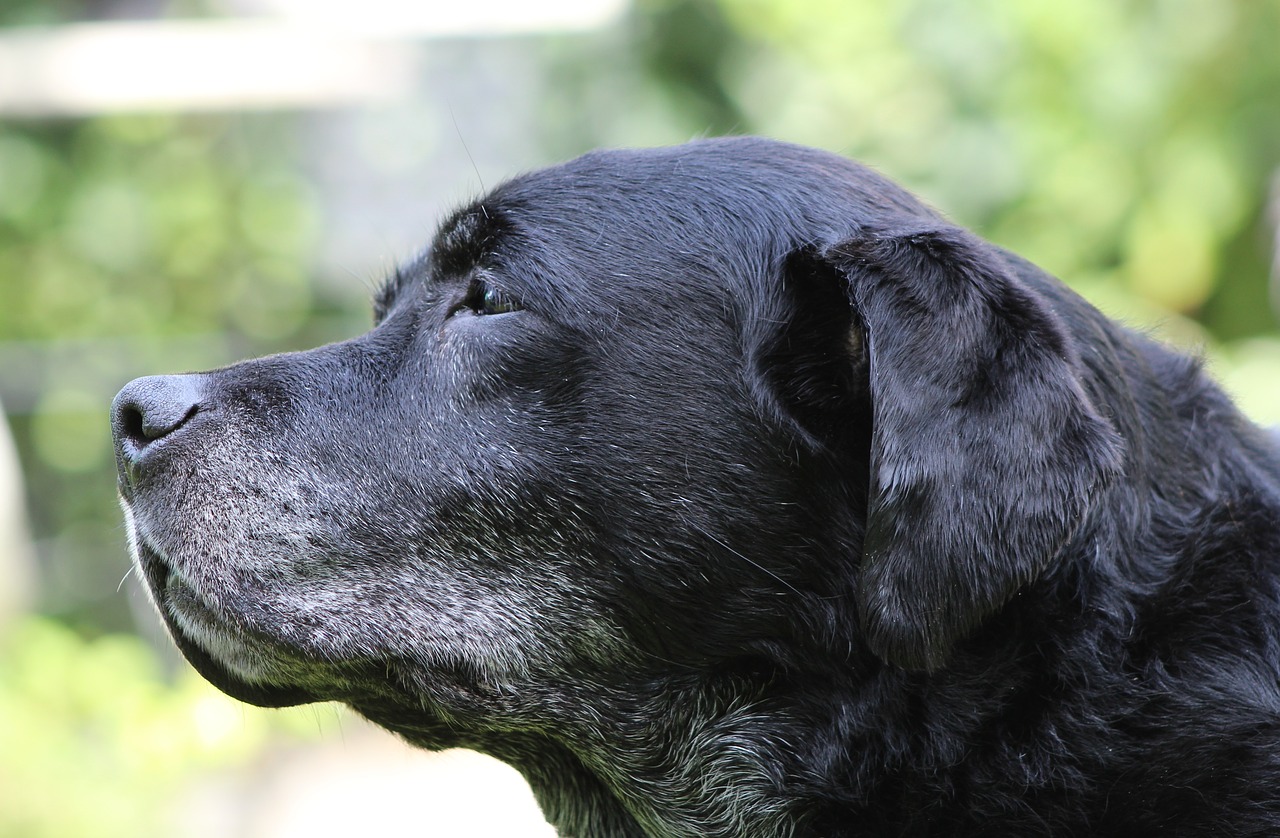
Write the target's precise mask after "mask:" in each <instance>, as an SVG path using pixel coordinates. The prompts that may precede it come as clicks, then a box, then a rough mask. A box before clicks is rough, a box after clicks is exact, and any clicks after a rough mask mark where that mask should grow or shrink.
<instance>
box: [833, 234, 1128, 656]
mask: <svg viewBox="0 0 1280 838" xmlns="http://www.w3.org/2000/svg"><path fill="white" fill-rule="evenodd" d="M818 258H819V260H820V261H822V262H824V263H825V264H826V265H827V266H828V268H829V269H832V270H834V272H835V273H836V274H837V275H839V276H840V277H842V278H843V280H844V283H845V288H844V290H845V292H846V293H847V295H848V300H849V302H850V303H851V307H852V312H853V320H852V322H854V323H856V324H857V326H858V327H859V328H861V329H863V330H864V334H863V336H862V339H863V349H862V351H863V353H864V354H865V358H864V359H863V360H862V363H864V364H866V367H867V371H866V375H867V382H868V383H867V388H868V392H869V397H870V398H869V401H870V406H871V412H872V416H871V442H870V453H869V457H870V484H869V486H868V490H867V491H868V499H867V520H866V531H865V541H864V547H863V556H862V564H861V571H860V573H861V578H860V579H859V603H858V604H859V608H860V619H861V621H862V629H863V632H864V637H865V642H866V643H868V644H869V646H870V648H871V649H872V650H873V651H874V652H875V653H876V654H878V655H879V656H880V657H881V658H882V659H883V660H885V661H888V662H890V663H893V664H896V665H898V666H902V667H904V668H911V669H925V670H930V669H936V668H938V667H940V666H942V665H943V664H944V663H945V661H946V659H947V656H948V654H949V652H950V651H951V649H952V647H953V646H954V645H955V643H956V642H957V641H958V640H960V639H962V638H963V637H964V636H965V635H966V634H968V633H969V632H970V631H971V630H973V629H974V627H975V626H976V625H977V624H978V623H979V621H981V620H982V619H983V618H985V617H986V616H988V615H990V614H992V613H993V612H994V611H996V610H997V609H998V608H1000V607H1001V606H1002V605H1004V604H1005V603H1006V602H1008V601H1009V600H1010V599H1011V598H1012V597H1013V596H1014V595H1015V594H1016V593H1017V591H1018V589H1019V588H1020V587H1022V586H1024V585H1025V584H1027V583H1028V582H1030V581H1031V580H1032V579H1034V578H1036V577H1037V575H1039V574H1040V573H1041V572H1043V571H1044V570H1045V568H1046V567H1048V566H1049V564H1050V563H1051V561H1052V560H1053V558H1054V557H1055V556H1056V555H1057V554H1058V553H1059V552H1060V551H1061V550H1062V548H1063V547H1064V545H1065V544H1066V542H1067V541H1068V540H1069V539H1070V538H1071V537H1072V535H1073V533H1074V532H1075V531H1076V529H1077V527H1078V526H1079V524H1080V522H1081V519H1082V517H1083V516H1084V514H1085V512H1086V507H1087V505H1088V504H1089V503H1090V498H1091V496H1093V495H1095V494H1096V493H1097V492H1099V490H1100V489H1101V488H1102V487H1103V486H1104V485H1105V484H1106V483H1107V482H1108V481H1109V480H1110V479H1111V478H1112V477H1113V476H1114V475H1115V474H1116V473H1118V471H1119V469H1120V467H1121V459H1122V448H1121V443H1120V440H1119V437H1118V435H1117V433H1116V431H1115V429H1114V427H1113V426H1112V425H1111V424H1110V423H1109V422H1108V421H1107V420H1106V419H1104V418H1103V417H1102V416H1101V415H1100V414H1099V413H1098V411H1097V410H1096V409H1095V407H1094V406H1093V404H1091V402H1090V400H1089V398H1088V396H1087V395H1086V393H1085V391H1084V388H1083V387H1082V379H1081V374H1082V367H1081V363H1080V360H1079V357H1078V355H1077V352H1076V351H1075V349H1074V345H1073V341H1072V338H1071V336H1070V335H1069V334H1068V332H1067V330H1066V329H1065V327H1064V325H1063V322H1062V321H1060V319H1059V317H1058V316H1057V315H1056V314H1055V312H1054V311H1053V308H1052V305H1051V303H1050V302H1049V300H1048V298H1047V297H1045V296H1044V295H1042V294H1040V293H1037V292H1036V291H1035V290H1034V289H1033V288H1032V287H1031V286H1030V285H1028V284H1027V283H1026V282H1025V281H1024V280H1022V279H1021V278H1019V277H1018V276H1017V275H1016V274H1015V273H1014V272H1013V271H1012V270H1011V268H1010V264H1009V262H1007V261H1006V259H1005V257H1003V256H1002V255H1000V253H999V252H998V251H996V250H995V249H994V248H992V247H990V246H989V245H987V244H985V243H984V242H982V241H981V240H979V239H977V238H975V237H973V236H971V235H970V234H968V233H966V232H964V231H962V230H959V229H957V228H952V227H947V226H944V225H935V226H920V225H919V223H915V224H914V225H913V226H910V227H908V226H906V225H903V226H900V227H898V228H896V229H894V230H892V231H881V232H875V231H865V232H863V233H861V234H859V235H856V236H854V237H852V238H850V239H848V240H846V241H842V242H839V243H838V244H835V245H832V246H829V247H826V248H825V249H824V250H823V251H822V252H821V253H820V254H819V257H818Z"/></svg>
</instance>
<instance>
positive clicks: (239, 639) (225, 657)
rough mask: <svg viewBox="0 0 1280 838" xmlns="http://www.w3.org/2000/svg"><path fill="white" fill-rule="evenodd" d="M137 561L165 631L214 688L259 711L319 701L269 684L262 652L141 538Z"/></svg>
mask: <svg viewBox="0 0 1280 838" xmlns="http://www.w3.org/2000/svg"><path fill="white" fill-rule="evenodd" d="M133 540H134V544H135V553H136V561H137V563H138V566H139V568H140V569H141V570H142V575H143V577H144V579H145V581H146V584H147V587H148V588H149V589H150V591H151V596H152V599H153V600H154V601H155V604H156V610H158V611H159V612H160V615H161V617H162V618H163V620H164V622H165V626H166V627H167V628H168V630H169V634H170V635H172V637H173V639H174V642H175V643H176V644H177V646H178V648H179V649H180V650H181V651H182V654H183V656H184V657H185V658H186V659H187V660H188V661H189V662H190V663H191V665H192V666H194V667H195V668H196V671H198V672H199V673H200V674H201V675H202V676H203V677H204V678H205V679H207V680H208V681H209V682H210V683H212V684H213V685H214V686H215V687H217V688H218V689H220V690H222V691H223V692H225V693H226V694H227V695H230V696H231V697H232V698H236V699H239V700H240V701H244V702H246V703H249V704H256V705H258V706H260V707H289V706H293V705H296V704H306V703H309V702H312V701H317V700H319V698H318V697H317V696H314V695H312V694H311V693H310V692H308V691H307V690H304V689H302V688H299V687H296V686H282V685H279V684H274V683H270V682H269V681H268V680H267V678H266V677H265V675H264V672H265V671H267V670H268V669H269V668H270V666H271V664H272V656H271V655H270V653H269V652H267V651H266V646H265V645H264V644H262V643H260V642H259V641H257V640H256V639H255V638H253V637H252V636H251V635H250V634H249V633H248V632H247V630H246V629H244V628H243V627H241V626H238V625H236V623H235V621H233V620H231V619H230V618H228V617H227V616H226V615H225V614H224V613H223V611H222V609H220V608H219V607H218V606H217V605H215V604H213V603H211V602H209V601H208V600H207V599H206V598H205V597H204V596H202V595H201V594H200V592H199V589H198V587H197V586H196V585H195V584H193V583H192V582H191V581H190V580H188V579H186V578H185V577H184V576H183V575H182V574H181V573H179V572H178V571H177V570H176V569H175V568H174V567H173V566H172V565H171V564H170V563H169V561H168V560H166V559H165V557H164V555H163V554H162V553H161V552H160V551H159V550H156V549H154V548H153V547H152V546H151V545H149V544H147V543H146V541H145V540H144V539H142V538H140V537H136V536H135V538H134V539H133Z"/></svg>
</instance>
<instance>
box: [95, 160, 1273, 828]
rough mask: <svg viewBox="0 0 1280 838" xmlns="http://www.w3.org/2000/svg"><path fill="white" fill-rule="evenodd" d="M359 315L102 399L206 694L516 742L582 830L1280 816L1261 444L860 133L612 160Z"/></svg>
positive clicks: (572, 177)
mask: <svg viewBox="0 0 1280 838" xmlns="http://www.w3.org/2000/svg"><path fill="white" fill-rule="evenodd" d="M374 308H375V320H376V325H375V327H374V328H373V329H372V331H370V332H369V333H368V334H366V335H364V336H362V337H358V338H355V339H353V340H350V341H347V342H344V343H338V344H334V345H330V346H323V347H320V348H318V349H313V350H311V351H307V352H299V353H292V354H285V355H276V356H271V357H266V358H260V359H256V360H250V361H245V362H243V363H239V364H235V365H233V366H230V367H227V368H225V369H220V370H215V371H212V372H205V373H198V374H191V375H179V376H155V377H148V378H142V379H138V380H136V381H134V382H132V383H130V384H129V385H128V386H126V387H125V388H124V389H123V390H122V391H121V392H120V394H119V396H117V398H116V400H115V403H114V406H113V423H112V424H113V429H114V434H115V442H116V452H117V458H118V463H119V474H120V478H119V488H120V495H121V497H122V500H123V507H124V513H125V517H126V520H127V525H128V533H129V542H130V546H131V548H132V551H133V555H134V557H135V560H136V563H137V566H138V568H139V569H140V571H141V576H142V577H143V578H144V579H145V580H146V584H147V586H148V588H149V589H150V594H151V597H152V598H153V600H154V602H155V606H156V608H157V610H158V611H159V613H160V615H161V616H162V617H163V619H164V621H165V623H166V624H167V626H168V629H169V631H170V632H171V634H172V636H173V638H174V640H175V641H176V642H177V644H178V646H179V647H180V648H181V649H182V651H183V652H184V654H185V655H186V657H187V658H188V659H189V660H190V662H191V663H192V664H193V665H194V666H195V668H196V669H197V670H199V671H200V672H201V673H202V674H203V675H204V676H205V677H206V678H208V679H209V680H210V681H211V682H213V683H214V684H215V685H217V686H218V687H219V688H221V689H222V690H224V691H225V692H227V693H229V694H230V695H232V696H235V697H237V698H239V699H242V700H244V701H247V702H250V703H253V704H258V705H263V706H282V705H293V704H299V703H303V702H314V701H339V702H344V703H346V704H348V705H350V706H351V707H353V708H354V709H355V710H356V711H358V712H359V713H361V714H363V715H364V716H366V717H368V718H369V719H372V720H373V721H374V722H376V723H378V724H380V725H382V726H385V727H386V728H389V729H390V730H392V731H395V732H397V733H398V734H400V735H401V736H403V737H404V738H406V739H407V740H408V741H410V742H412V743H415V744H417V745H420V746H422V747H425V748H447V747H457V746H461V747H466V748H473V749H476V750H479V751H483V752H485V753H488V754H492V755H494V756H496V757H498V758H499V759H502V760H504V761H506V762H508V763H510V764H511V765H513V766H515V767H516V768H517V769H519V770H520V771H521V772H523V774H524V775H525V776H526V777H527V778H528V780H529V782H530V784H531V785H532V787H533V789H534V791H535V794H536V795H537V797H538V799H539V802H540V804H541V805H542V807H543V809H544V811H545V813H546V815H547V817H548V819H549V820H550V821H551V822H552V823H553V824H555V825H557V827H558V828H559V829H560V831H561V833H562V834H564V835H566V836H651V837H652V838H656V837H657V836H661V837H662V838H675V836H711V835H719V836H752V838H767V837H772V836H815V837H816V836H821V838H837V837H838V836H863V835H913V836H914V835H936V836H959V835H1018V836H1022V835H1053V836H1067V835H1123V836H1142V835H1156V834H1160V835H1174V834H1176V835H1232V836H1241V835H1262V834H1268V835H1273V834H1280V454H1278V453H1277V448H1276V446H1275V445H1274V443H1273V442H1272V441H1271V440H1269V439H1268V438H1267V436H1266V434H1265V433H1264V432H1262V431H1261V430H1259V429H1258V428H1256V427H1255V426H1253V425H1252V424H1250V423H1249V422H1248V421H1247V420H1246V419H1245V418H1243V417H1242V416H1241V415H1240V413H1239V412H1238V411H1237V410H1236V409H1235V408H1234V407H1233V406H1232V404H1231V402H1230V401H1229V400H1228V398H1227V397H1226V396H1225V395H1224V394H1223V393H1222V391H1221V390H1220V389H1219V388H1218V387H1217V386H1215V385H1214V384H1213V383H1212V382H1211V381H1210V380H1209V379H1208V378H1207V377H1206V375H1205V373H1204V371H1203V370H1202V367H1201V364H1200V363H1198V362H1197V361H1196V360H1194V359H1188V358H1185V357H1182V356H1181V355H1179V354H1177V353H1175V352H1173V351H1170V350H1169V349H1167V348H1165V347H1163V346H1161V345H1159V344H1157V343H1155V342H1153V341H1152V340H1150V339H1148V338H1147V337H1144V336H1142V335H1139V334H1136V333H1134V332H1132V331H1129V330H1127V329H1125V328H1122V327H1121V326H1118V325H1117V324H1115V323H1113V322H1111V321H1109V320H1108V319H1107V318H1105V317H1103V316H1102V315H1101V314H1099V313H1098V312H1097V311H1096V310H1095V309H1093V308H1092V307H1090V305H1089V304H1087V303H1086V302H1085V301H1083V300H1082V299H1081V298H1079V297H1078V296H1076V295H1075V294H1074V293H1072V292H1071V291H1069V290H1067V288H1066V287H1064V286H1063V285H1061V284H1060V283H1059V282H1058V281H1056V280H1055V279H1053V278H1052V277H1050V276H1048V275H1046V274H1045V273H1043V272H1042V271H1040V270H1039V269H1037V268H1036V267H1035V266H1033V265H1031V264H1030V263H1028V262H1026V261H1024V260H1022V259H1020V258H1018V257H1017V256H1014V255H1012V254H1010V253H1007V252H1004V251H1002V250H1000V249H998V248H996V247H994V246H992V245H990V244H987V243H985V242H983V241H982V240H980V239H979V238H977V237H975V236H974V235H972V234H970V233H968V232H966V231H964V230H962V229H960V228H958V227H956V226H955V225H953V224H951V223H949V222H947V221H945V220H944V219H943V218H941V217H940V216H939V215H938V214H936V213H935V212H934V211H932V210H930V209H929V208H927V207H925V206H924V205H923V204H921V203H920V202H919V201H918V200H917V199H915V198H913V197H912V196H911V195H910V194H908V193H907V192H906V191H904V190H903V189H901V188H899V187H898V186H895V185H894V184H892V183H890V182H889V181H888V180H886V179H884V178H882V177H880V176H878V175H876V174H874V173H872V172H871V171H869V170H867V169H865V168H862V167H860V166H858V165H856V164H854V163H852V162H849V161H847V160H845V159H843V158H840V157H837V156H833V155H830V154H827V153H823V152H819V151H815V150H810V149H805V148H800V147H796V146H791V145H785V144H781V143H777V142H771V141H767V140H761V139H751V138H734V139H715V140H705V141H700V142H695V143H691V144H688V145H684V146H679V147H675V148H664V149H652V150H628V151H605V152H597V153H593V154H588V155H586V156H584V157H581V158H579V159H577V160H574V161H572V162H569V163H566V164H564V165H561V166H557V167H554V168H550V169H546V170H543V171H537V172H533V173H531V174H527V175H523V176H520V177H517V178H515V179H513V180H511V181H509V182H507V183H505V184H503V185H501V186H499V187H498V188H497V189H495V190H493V191H492V192H491V193H489V194H488V195H487V196H485V197H483V198H481V199H480V200H478V201H476V202H474V203H472V204H470V205H468V206H466V207H464V208H462V209H460V210H459V211H458V212H457V213H455V214H454V215H452V217H450V218H449V219H448V220H447V221H446V222H445V223H444V224H443V225H442V227H441V229H440V231H439V233H438V235H437V236H436V238H435V240H434V241H433V243H432V244H431V245H430V247H428V248H427V249H426V250H425V252H424V253H423V254H422V255H421V256H420V257H419V258H417V259H415V260H413V261H411V262H409V263H408V264H406V265H405V266H404V267H403V268H401V269H400V270H399V271H397V272H396V273H395V275H394V276H392V277H391V278H390V279H389V280H388V281H387V282H386V284H385V286H384V287H383V288H382V290H381V292H380V293H379V294H378V295H377V299H376V301H375V306H374Z"/></svg>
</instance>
